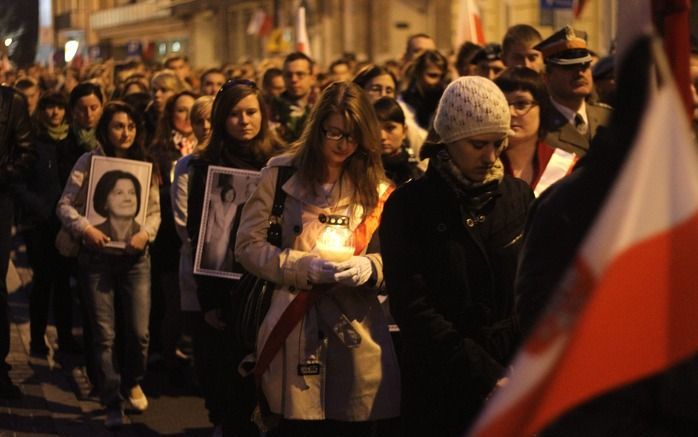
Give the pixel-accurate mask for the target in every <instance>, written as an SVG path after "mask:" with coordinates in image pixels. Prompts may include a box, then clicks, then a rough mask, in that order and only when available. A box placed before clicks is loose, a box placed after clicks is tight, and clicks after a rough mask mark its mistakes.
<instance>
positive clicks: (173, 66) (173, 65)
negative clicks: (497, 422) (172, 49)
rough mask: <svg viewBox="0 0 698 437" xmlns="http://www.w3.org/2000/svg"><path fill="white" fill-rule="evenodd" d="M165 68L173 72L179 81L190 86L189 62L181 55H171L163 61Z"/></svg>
mask: <svg viewBox="0 0 698 437" xmlns="http://www.w3.org/2000/svg"><path fill="white" fill-rule="evenodd" d="M164 65H165V68H167V69H170V70H172V71H174V74H175V75H176V76H177V77H178V78H179V80H181V81H183V82H185V83H188V84H189V85H192V83H191V68H190V67H189V60H188V59H187V57H186V56H183V55H171V56H168V57H167V58H166V59H165V62H164Z"/></svg>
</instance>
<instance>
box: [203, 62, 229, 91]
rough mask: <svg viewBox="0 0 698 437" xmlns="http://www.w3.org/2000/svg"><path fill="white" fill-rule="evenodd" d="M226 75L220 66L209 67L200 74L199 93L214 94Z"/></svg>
mask: <svg viewBox="0 0 698 437" xmlns="http://www.w3.org/2000/svg"><path fill="white" fill-rule="evenodd" d="M225 80H226V76H225V73H223V70H221V69H220V68H209V69H208V70H206V71H204V72H203V74H202V75H201V95H202V96H213V97H215V96H216V93H217V92H218V90H219V89H221V87H222V86H223V84H224V83H225Z"/></svg>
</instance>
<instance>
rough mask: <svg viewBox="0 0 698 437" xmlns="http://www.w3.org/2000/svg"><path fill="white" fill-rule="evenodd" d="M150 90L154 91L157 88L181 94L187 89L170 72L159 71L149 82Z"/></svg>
mask: <svg viewBox="0 0 698 437" xmlns="http://www.w3.org/2000/svg"><path fill="white" fill-rule="evenodd" d="M150 88H151V89H152V90H153V91H154V90H156V89H158V88H162V89H166V90H169V91H174V92H175V93H181V92H182V91H186V90H187V89H188V88H189V87H187V85H186V84H185V83H184V82H182V81H181V80H180V79H179V78H178V77H177V75H176V74H175V73H174V71H172V70H167V69H165V70H160V71H158V72H157V73H155V75H154V76H153V78H152V79H151V80H150Z"/></svg>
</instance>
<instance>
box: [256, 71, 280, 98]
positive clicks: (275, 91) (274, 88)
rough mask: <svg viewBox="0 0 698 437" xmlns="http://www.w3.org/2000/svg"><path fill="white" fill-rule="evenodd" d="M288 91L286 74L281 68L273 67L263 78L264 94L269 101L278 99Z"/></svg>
mask: <svg viewBox="0 0 698 437" xmlns="http://www.w3.org/2000/svg"><path fill="white" fill-rule="evenodd" d="M284 91H286V83H285V82H284V72H283V71H281V69H280V68H276V67H271V68H268V69H267V70H266V71H265V72H264V76H262V93H263V94H264V96H265V97H266V98H268V99H271V98H273V97H278V96H280V95H281V94H283V92H284Z"/></svg>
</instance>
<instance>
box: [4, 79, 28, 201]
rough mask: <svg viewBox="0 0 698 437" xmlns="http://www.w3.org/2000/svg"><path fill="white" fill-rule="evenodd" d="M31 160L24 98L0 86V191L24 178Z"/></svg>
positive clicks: (16, 92)
mask: <svg viewBox="0 0 698 437" xmlns="http://www.w3.org/2000/svg"><path fill="white" fill-rule="evenodd" d="M35 160H36V150H35V148H34V144H33V142H32V126H31V120H30V118H29V112H28V110H27V99H26V98H25V97H24V96H23V95H22V94H20V93H19V92H18V91H16V90H15V89H14V88H10V87H8V86H5V85H0V191H5V190H7V189H8V187H9V186H10V184H13V183H16V182H19V181H21V180H22V179H23V178H24V177H26V176H27V175H28V173H29V170H30V168H31V166H32V165H33V163H34V161H35Z"/></svg>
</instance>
